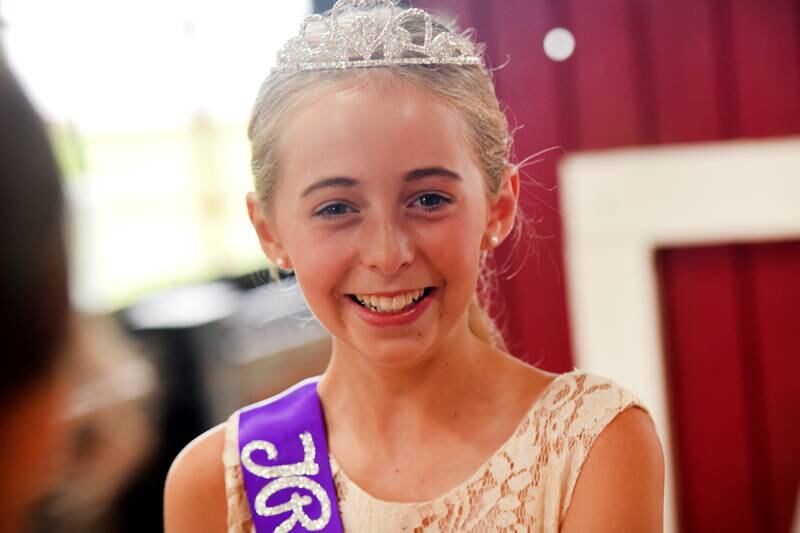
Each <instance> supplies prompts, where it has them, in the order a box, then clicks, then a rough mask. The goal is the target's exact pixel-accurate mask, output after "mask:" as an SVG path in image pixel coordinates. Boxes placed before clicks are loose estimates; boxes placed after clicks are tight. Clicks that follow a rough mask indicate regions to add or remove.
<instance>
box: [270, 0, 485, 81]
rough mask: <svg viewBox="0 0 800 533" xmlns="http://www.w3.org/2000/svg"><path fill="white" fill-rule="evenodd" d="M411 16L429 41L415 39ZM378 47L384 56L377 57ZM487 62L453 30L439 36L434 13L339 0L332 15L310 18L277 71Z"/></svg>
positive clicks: (374, 0) (390, 2)
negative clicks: (315, 34)
mask: <svg viewBox="0 0 800 533" xmlns="http://www.w3.org/2000/svg"><path fill="white" fill-rule="evenodd" d="M411 20H416V21H417V22H421V23H422V24H423V25H424V28H425V40H424V42H422V43H419V42H416V43H415V42H414V41H413V39H412V36H411V33H410V32H409V31H408V30H407V29H406V28H405V27H404V24H405V23H408V22H409V21H411ZM342 22H347V23H346V24H341V23H342ZM315 25H321V27H322V28H321V29H322V32H321V37H320V38H319V42H318V43H313V44H312V43H310V42H309V41H308V39H307V34H308V32H309V31H310V28H312V27H313V26H315ZM378 51H381V52H382V54H381V57H378V58H374V56H375V54H376V52H378ZM409 54H411V55H409ZM481 63H482V60H481V58H480V57H477V56H475V55H471V54H470V52H469V50H467V49H466V48H465V46H464V44H463V43H461V42H459V40H458V38H457V37H456V36H455V35H453V34H452V33H451V32H449V31H440V32H439V33H438V34H437V35H434V22H433V17H431V15H430V14H428V13H427V12H426V11H423V10H422V9H416V8H410V9H401V10H399V13H398V9H397V6H396V0H338V1H337V2H336V4H335V5H334V6H333V9H331V11H330V14H329V15H327V16H323V15H319V14H315V15H311V16H309V17H306V19H305V20H304V21H303V23H302V24H301V26H300V32H299V34H298V35H297V36H296V37H293V38H291V39H289V41H288V42H287V43H286V44H285V45H284V47H283V48H282V49H281V51H280V52H278V61H277V65H276V66H275V68H273V69H272V72H298V71H309V70H339V69H348V68H364V67H381V66H390V65H437V64H450V65H479V64H481Z"/></svg>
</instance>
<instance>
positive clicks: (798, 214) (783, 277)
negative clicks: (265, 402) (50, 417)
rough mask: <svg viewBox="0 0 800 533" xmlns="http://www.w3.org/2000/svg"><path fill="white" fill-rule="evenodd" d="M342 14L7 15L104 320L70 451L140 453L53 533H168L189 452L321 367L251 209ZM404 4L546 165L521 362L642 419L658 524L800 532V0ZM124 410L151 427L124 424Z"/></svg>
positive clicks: (300, 9)
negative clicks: (310, 30)
mask: <svg viewBox="0 0 800 533" xmlns="http://www.w3.org/2000/svg"><path fill="white" fill-rule="evenodd" d="M332 3H333V2H332V1H316V2H312V1H304V0H257V1H256V0H237V1H235V2H221V1H219V0H202V1H193V2H188V1H179V0H173V1H160V2H156V1H155V0H144V1H141V2H137V3H117V2H113V3H112V2H101V1H99V0H73V1H72V2H66V3H65V2H57V1H55V0H49V1H48V0H1V1H0V17H2V19H3V21H4V22H3V30H2V41H3V45H4V48H5V52H6V54H7V56H8V58H9V61H10V63H11V65H12V67H13V68H14V69H15V71H16V72H17V74H18V76H19V77H20V78H21V81H22V83H23V85H24V86H25V88H26V90H27V91H28V93H29V94H30V95H31V97H32V98H33V100H34V102H35V104H36V105H37V107H38V108H39V110H40V112H41V113H42V114H43V115H44V118H45V119H46V121H47V122H48V126H49V129H50V133H51V137H52V140H53V143H54V146H55V148H56V150H57V153H58V155H59V158H60V161H61V163H62V166H63V169H64V173H65V178H66V182H67V188H68V195H69V200H70V204H71V209H72V220H71V224H72V230H71V239H72V242H71V247H72V262H73V265H72V267H73V268H72V276H73V280H72V282H73V295H74V299H75V301H76V303H77V304H78V305H79V306H80V307H81V309H83V310H85V311H86V312H87V313H91V314H92V315H100V316H102V317H103V318H95V319H92V322H93V324H94V325H93V327H92V328H90V331H92V332H93V334H92V335H91V338H92V339H94V340H93V341H87V344H86V345H91V346H94V347H95V348H94V350H92V349H89V348H85V349H84V351H86V352H88V353H96V354H97V357H96V358H95V359H92V361H94V363H93V365H89V366H86V367H85V368H84V369H83V370H82V372H81V374H80V375H81V377H80V379H81V380H82V382H83V383H84V385H85V386H84V388H83V389H82V390H83V393H82V394H83V396H81V397H78V398H76V406H77V407H75V415H74V416H75V417H76V418H77V419H79V420H82V421H83V423H82V424H83V425H82V427H83V428H84V429H83V431H82V432H81V433H80V435H78V436H77V437H76V442H77V444H76V446H75V450H76V451H75V452H74V453H75V454H76V456H81V457H97V459H96V460H95V462H94V463H91V462H90V461H85V464H94V465H101V466H95V472H107V471H108V469H107V467H105V466H102V465H107V464H111V463H113V462H114V461H112V459H113V457H114V456H113V454H110V453H108V452H107V451H106V452H104V450H108V449H109V444H108V443H114V442H120V436H121V435H124V436H125V439H127V440H128V441H129V442H135V443H138V444H137V446H135V447H134V448H135V450H134V451H131V452H130V453H128V454H127V455H121V457H125V458H126V459H125V462H124V466H125V467H126V468H120V470H125V472H122V471H121V472H119V473H115V474H114V475H113V476H107V478H108V479H105V478H102V477H98V478H93V477H91V474H87V473H83V474H81V472H74V473H72V475H71V477H68V478H67V479H65V481H64V486H65V487H69V486H73V487H74V486H79V485H78V484H79V483H83V485H82V486H94V487H102V488H103V490H98V491H96V492H97V494H94V495H93V497H92V498H84V499H83V500H81V501H70V500H69V499H66V500H65V498H64V496H63V494H61V495H59V494H54V495H53V498H52V501H51V502H49V503H48V506H47V511H46V512H44V511H43V513H42V516H43V517H46V520H44V519H43V525H42V528H43V530H48V531H59V530H61V531H70V530H72V531H127V530H131V531H133V530H137V531H139V530H146V531H157V530H159V529H160V527H161V525H160V524H161V490H162V487H163V481H164V476H165V475H166V469H167V468H168V466H169V463H170V462H171V460H172V459H173V458H174V456H175V455H176V454H177V452H178V451H179V450H180V449H181V448H182V447H183V446H184V445H185V444H186V443H187V442H188V441H189V440H191V438H193V437H194V436H196V435H197V434H199V433H200V432H202V431H203V430H205V429H207V428H209V427H211V426H212V425H214V424H217V423H219V422H221V421H223V420H224V419H225V417H226V416H227V415H228V414H230V412H231V411H233V410H234V409H236V408H237V407H239V406H241V405H243V404H245V403H247V402H250V401H253V400H255V399H258V398H261V397H264V396H265V395H268V394H271V393H274V392H277V391H278V390H281V389H282V388H284V387H285V386H287V385H289V384H291V383H293V382H295V381H297V380H298V379H300V378H301V377H304V376H306V375H310V374H313V373H317V372H320V371H321V370H322V369H323V368H324V365H325V361H326V357H327V349H328V346H329V341H328V339H327V336H326V334H325V332H324V331H323V330H322V328H321V327H320V326H319V325H318V324H317V323H316V322H315V321H314V319H313V317H311V315H310V313H308V311H307V309H306V308H305V305H304V302H303V299H302V295H301V294H300V293H299V292H298V291H297V289H296V287H294V286H293V284H292V280H291V278H288V279H286V280H284V281H283V283H281V284H275V283H271V284H267V283H265V282H266V280H267V277H266V275H265V274H264V272H263V269H264V268H265V267H266V266H267V265H266V264H265V263H264V259H263V256H262V255H261V253H260V250H259V248H258V245H257V242H256V239H255V236H254V234H253V232H252V229H251V227H250V225H249V222H248V220H247V217H246V213H245V209H244V200H243V198H244V194H245V192H247V191H248V190H250V188H251V186H250V183H251V178H250V173H249V168H248V165H249V147H248V144H247V140H246V131H245V130H246V121H247V114H248V112H249V109H250V106H251V104H252V101H253V99H254V97H255V94H256V91H257V89H258V86H259V84H260V82H261V79H262V78H263V76H264V75H265V74H266V72H267V71H268V70H269V68H270V65H271V63H272V61H273V59H274V57H275V53H276V52H277V50H278V48H279V47H280V46H281V45H282V44H283V42H284V41H285V40H286V39H287V38H288V37H290V36H291V35H293V34H294V32H295V31H296V28H297V26H298V24H299V22H300V20H301V19H302V18H303V17H304V16H305V15H307V14H309V13H311V12H312V11H314V10H317V11H320V10H325V9H328V8H329V7H330V6H331V5H332ZM412 3H413V4H414V5H416V6H419V7H424V8H429V9H431V10H433V11H436V12H439V13H443V14H446V15H449V16H452V17H455V18H457V20H458V22H459V25H460V26H461V27H465V28H466V27H471V28H474V29H475V30H476V33H477V38H478V40H479V41H482V42H485V43H486V44H487V46H488V61H489V64H490V65H491V66H492V67H501V66H502V68H498V69H497V70H496V71H495V73H494V76H495V82H496V87H497V93H498V96H499V98H500V99H501V101H502V102H503V103H504V105H505V106H507V108H508V115H509V118H510V120H511V123H512V125H514V126H517V127H518V130H517V132H516V137H515V138H516V144H515V151H516V156H517V159H520V160H521V159H523V158H526V157H529V156H533V157H532V163H531V164H529V165H527V166H526V168H525V176H524V180H525V183H524V190H523V198H522V202H521V203H522V209H523V211H524V212H525V213H526V215H527V216H528V218H530V219H531V220H532V221H533V222H534V224H533V228H534V231H535V235H523V236H522V237H523V238H522V239H521V240H520V244H518V245H516V246H515V245H514V244H512V243H509V244H504V245H503V246H501V248H500V249H499V250H498V260H499V263H500V264H504V265H506V266H507V268H506V272H507V273H509V274H514V275H507V276H504V277H502V279H500V281H499V290H500V294H501V295H502V301H503V302H504V303H503V305H502V306H500V307H498V308H497V309H496V310H495V311H496V315H497V319H498V322H499V323H500V324H501V326H502V327H503V329H504V331H505V333H506V337H507V340H508V344H509V347H510V349H511V351H512V352H513V353H514V354H515V355H518V356H519V357H520V358H522V359H524V360H526V361H529V362H531V363H534V364H536V365H538V366H539V367H541V368H543V369H546V370H550V371H554V372H563V371H566V370H569V369H571V368H572V367H573V366H580V367H583V368H587V369H589V370H592V371H596V372H598V373H601V374H604V375H608V376H610V377H612V378H615V379H617V380H618V381H620V382H621V383H623V384H624V385H625V386H627V387H629V388H631V389H633V390H634V391H635V392H637V393H638V394H639V395H640V396H642V398H643V399H644V400H645V403H646V404H647V405H649V406H651V410H652V412H653V415H654V418H655V419H656V423H657V425H658V430H659V433H660V434H661V437H662V440H663V441H664V445H665V453H666V455H667V460H668V468H669V472H668V473H669V479H668V493H667V509H666V511H667V516H666V531H668V532H675V531H682V532H684V531H685V532H695V531H697V532H701V531H702V532H706V531H726V532H781V533H783V532H789V531H792V528H793V527H794V528H796V530H797V531H800V518H796V515H797V511H796V507H797V499H798V484H799V482H800V424H797V423H796V420H798V419H800V386H798V384H797V376H798V372H799V371H800V362H798V361H800V357H798V355H799V354H800V313H798V312H797V302H798V301H800V3H799V2H797V0H768V1H763V0H758V1H757V0H741V1H737V2H726V1H720V0H673V1H671V2H657V1H655V0H646V1H631V0H601V1H596V0H595V1H589V0H502V1H495V2H488V1H486V0H416V1H414V2H412ZM101 346H102V348H100V347H101ZM108 346H114V347H115V348H108ZM111 352H114V353H119V354H121V355H120V356H119V357H120V359H119V360H114V361H113V363H111V362H109V356H108V355H107V354H108V353H111ZM125 361H127V362H128V363H125ZM87 398H89V399H91V400H87ZM115 413H116V415H115ZM119 413H128V414H127V415H123V416H127V417H129V418H126V420H131V421H133V420H139V421H140V422H139V423H131V424H126V425H125V427H124V429H125V430H126V432H121V431H113V430H110V429H109V428H112V427H113V425H112V424H111V421H112V420H118V419H119ZM131 413H138V414H137V415H136V416H133V415H132V414H131ZM115 436H116V437H117V441H114V437H115ZM134 452H136V453H134ZM92 453H94V454H95V455H92ZM104 453H105V455H103V454H104ZM80 454H83V455H80ZM103 457H106V461H108V462H107V463H103V462H102V460H103ZM122 462H123V461H122V460H117V463H122ZM81 476H83V477H81ZM68 492H69V491H68V490H66V489H65V490H64V493H68ZM76 509H81V510H82V514H81V513H77V514H76V513H75V510H76ZM87 509H94V510H95V511H94V512H89V511H87ZM78 515H80V516H84V517H87V518H86V519H85V520H83V522H80V521H75V520H74V516H78ZM69 516H72V517H73V520H72V521H70V519H69V518H67V517H69ZM78 522H80V523H78ZM795 522H798V523H797V524H795V525H793V523H795ZM70 528H71V529H70Z"/></svg>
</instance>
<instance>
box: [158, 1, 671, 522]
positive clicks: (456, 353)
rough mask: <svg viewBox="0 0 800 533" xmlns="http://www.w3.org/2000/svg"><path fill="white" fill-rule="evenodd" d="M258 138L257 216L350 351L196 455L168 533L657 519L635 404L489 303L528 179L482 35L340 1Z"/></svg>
mask: <svg viewBox="0 0 800 533" xmlns="http://www.w3.org/2000/svg"><path fill="white" fill-rule="evenodd" d="M249 134H250V139H251V142H252V148H253V150H252V153H253V156H252V167H253V172H254V175H255V183H256V191H255V192H254V193H251V194H249V195H248V197H247V208H248V212H249V215H250V219H251V221H252V223H253V226H254V228H255V230H256V232H257V234H258V237H259V240H260V243H261V247H262V249H263V250H264V253H265V254H266V255H267V257H269V258H270V259H271V260H272V261H273V262H275V263H276V264H277V265H278V266H280V267H281V268H283V269H293V270H294V272H295V275H296V277H297V281H298V283H299V285H300V287H301V289H302V291H303V295H304V297H305V299H306V301H307V303H308V306H309V307H310V309H311V310H312V312H313V313H314V315H315V316H316V317H317V319H318V320H319V321H320V322H321V323H322V325H323V326H324V327H325V328H326V329H327V330H328V331H329V332H330V334H331V336H332V339H333V351H332V353H331V360H330V364H329V365H328V368H327V369H326V371H325V373H324V374H323V375H322V376H321V377H320V378H319V379H315V380H312V381H308V382H304V383H301V384H299V385H298V386H296V387H294V388H292V389H291V390H289V391H287V392H286V393H284V394H282V395H279V397H276V398H273V399H270V400H267V401H265V402H261V403H259V404H256V405H254V406H249V407H247V408H244V409H242V410H241V411H239V412H236V413H234V414H233V416H231V418H230V419H229V420H228V422H227V424H224V425H223V426H220V427H217V428H215V429H212V430H211V431H209V432H208V433H206V434H205V435H203V436H201V437H199V438H198V439H196V440H195V441H194V442H193V443H192V444H190V445H189V446H188V447H187V448H186V450H184V452H183V453H182V454H181V455H180V456H179V457H178V458H177V459H176V460H175V464H174V465H173V468H172V470H171V472H170V475H169V477H168V480H167V486H166V492H165V523H166V530H167V532H168V533H182V532H195V531H209V532H213V531H218V532H225V531H227V532H229V533H234V532H237V533H238V532H248V533H249V532H250V531H254V530H255V531H258V532H259V533H260V532H261V531H270V532H272V531H358V532H373V531H374V532H383V531H386V532H394V531H501V530H506V531H535V532H556V531H561V532H564V533H570V532H582V531H592V532H611V531H614V532H620V531H630V532H634V531H635V532H656V531H661V527H662V526H661V522H662V499H663V476H664V472H663V469H664V465H663V458H662V452H661V448H660V444H659V442H658V438H657V437H656V434H655V431H654V428H653V425H652V422H651V420H650V418H649V416H648V414H647V412H646V411H645V410H644V408H643V407H642V406H641V404H640V403H639V401H638V400H637V399H636V398H635V397H634V396H633V395H632V394H631V393H629V392H627V391H626V390H625V389H623V388H621V387H619V386H618V385H616V384H614V383H613V382H611V381H609V380H607V379H603V378H601V377H598V376H594V375H590V374H587V373H584V372H580V371H573V372H570V373H568V374H564V375H561V376H555V375H551V374H547V373H545V372H542V371H540V370H538V369H536V368H534V367H531V366H528V365H526V364H524V363H522V362H520V361H519V360H518V359H516V358H514V357H513V356H512V355H510V354H508V353H506V351H505V345H504V344H503V342H502V339H501V337H500V335H499V334H498V332H497V329H496V328H495V327H494V325H493V324H492V322H491V319H490V318H489V317H488V315H487V314H486V313H485V312H484V311H483V310H482V309H481V308H480V305H479V303H478V298H477V296H476V287H477V285H478V280H479V278H480V276H481V275H482V272H481V269H482V265H483V263H484V262H483V259H484V258H485V257H486V254H489V253H491V250H492V249H493V248H495V247H496V246H497V245H498V244H500V243H501V242H502V241H503V239H505V238H506V237H507V236H508V235H509V234H510V233H511V231H512V230H513V228H514V222H515V217H516V209H517V199H518V197H519V187H520V179H519V174H518V170H517V168H516V167H515V166H514V165H513V164H512V163H511V162H510V160H509V158H510V145H511V137H510V134H509V131H508V125H507V122H506V119H505V116H504V114H503V112H502V111H501V109H500V106H499V104H498V101H497V98H496V96H495V93H494V88H493V86H492V82H491V78H490V76H489V74H488V72H487V70H486V68H485V67H484V65H483V62H482V60H481V59H480V57H479V51H478V49H477V47H476V45H475V44H474V43H473V42H472V41H471V40H470V39H469V38H468V37H466V36H463V35H459V34H456V33H454V32H453V31H452V30H451V29H450V26H448V25H445V24H442V23H440V22H436V21H434V20H433V19H432V18H431V17H430V15H429V14H427V13H425V12H424V11H421V10H415V9H411V10H402V9H400V8H398V7H396V6H394V5H393V2H391V1H389V0H383V1H380V0H340V1H339V2H337V4H336V6H335V7H334V9H333V10H332V12H331V13H330V14H329V15H326V16H325V17H319V16H317V17H312V18H311V19H310V20H308V21H307V23H306V24H304V26H303V29H302V30H301V36H300V37H299V38H297V39H294V40H292V41H290V42H289V43H288V44H287V46H286V48H285V49H284V51H283V52H282V53H281V54H280V56H279V62H278V67H277V68H276V69H275V70H274V71H273V72H272V73H271V74H270V75H269V76H268V77H267V79H266V81H265V82H264V84H263V86H262V88H261V91H260V93H259V96H258V99H257V101H256V104H255V107H254V110H253V114H252V119H251V123H250V129H249ZM220 458H222V460H220Z"/></svg>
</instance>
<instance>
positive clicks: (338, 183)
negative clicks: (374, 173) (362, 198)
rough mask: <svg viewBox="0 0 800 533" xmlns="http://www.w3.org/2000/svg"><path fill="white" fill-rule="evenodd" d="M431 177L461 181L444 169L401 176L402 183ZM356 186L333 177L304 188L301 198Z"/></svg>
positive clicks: (411, 172)
mask: <svg viewBox="0 0 800 533" xmlns="http://www.w3.org/2000/svg"><path fill="white" fill-rule="evenodd" d="M431 177H441V178H447V179H451V180H455V181H461V176H460V175H459V174H458V173H457V172H454V171H452V170H450V169H447V168H444V167H425V168H417V169H414V170H411V171H409V172H406V173H405V174H404V175H403V181H405V182H412V181H418V180H422V179H425V178H431ZM356 185H358V180H357V179H355V178H348V177H346V176H334V177H331V178H324V179H321V180H318V181H315V182H314V183H312V184H311V185H309V186H308V187H306V189H305V190H304V191H303V193H302V194H301V196H302V197H306V196H308V195H309V194H311V193H312V192H314V191H316V190H318V189H323V188H326V187H355V186H356Z"/></svg>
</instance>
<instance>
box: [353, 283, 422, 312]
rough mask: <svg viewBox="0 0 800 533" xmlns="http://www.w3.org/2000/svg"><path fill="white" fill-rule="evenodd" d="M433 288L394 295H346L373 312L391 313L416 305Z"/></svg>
mask: <svg viewBox="0 0 800 533" xmlns="http://www.w3.org/2000/svg"><path fill="white" fill-rule="evenodd" d="M434 289H435V287H425V288H424V289H419V290H416V291H411V292H407V293H405V294H400V295H397V296H394V297H390V296H371V295H364V294H348V295H347V296H348V297H349V298H350V299H351V300H353V301H354V302H355V303H357V304H358V305H360V306H361V307H364V308H365V309H369V310H370V311H372V312H373V313H381V314H391V313H401V312H403V311H407V310H409V309H411V308H412V307H414V306H416V305H418V304H419V303H420V302H421V301H422V300H424V299H425V298H427V297H428V296H430V294H431V293H432V292H433V291H434Z"/></svg>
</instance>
